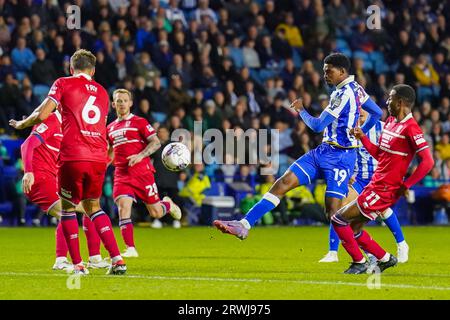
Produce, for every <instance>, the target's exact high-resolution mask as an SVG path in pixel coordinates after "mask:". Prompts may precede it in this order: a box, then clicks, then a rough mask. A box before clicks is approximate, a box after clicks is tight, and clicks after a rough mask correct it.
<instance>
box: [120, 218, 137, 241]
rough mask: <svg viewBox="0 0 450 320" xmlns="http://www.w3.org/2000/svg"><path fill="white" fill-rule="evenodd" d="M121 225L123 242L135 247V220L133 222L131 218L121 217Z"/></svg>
mask: <svg viewBox="0 0 450 320" xmlns="http://www.w3.org/2000/svg"><path fill="white" fill-rule="evenodd" d="M119 227H120V233H121V234H122V238H123V242H125V244H126V246H127V247H134V234H133V222H131V219H121V220H120V221H119Z"/></svg>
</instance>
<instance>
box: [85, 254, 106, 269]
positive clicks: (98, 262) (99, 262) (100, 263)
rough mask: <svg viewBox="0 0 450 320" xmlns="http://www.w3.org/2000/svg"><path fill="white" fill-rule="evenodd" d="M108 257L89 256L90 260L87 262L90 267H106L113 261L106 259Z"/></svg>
mask: <svg viewBox="0 0 450 320" xmlns="http://www.w3.org/2000/svg"><path fill="white" fill-rule="evenodd" d="M106 260H107V259H106V258H105V259H102V256H101V255H96V256H92V257H89V261H88V263H87V268H88V269H106V268H109V267H110V266H111V263H109V262H108V261H106Z"/></svg>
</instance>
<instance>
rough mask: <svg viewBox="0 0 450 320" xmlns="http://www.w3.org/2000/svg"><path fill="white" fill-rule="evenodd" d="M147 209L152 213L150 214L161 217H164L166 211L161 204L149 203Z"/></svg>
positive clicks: (153, 216) (157, 217)
mask: <svg viewBox="0 0 450 320" xmlns="http://www.w3.org/2000/svg"><path fill="white" fill-rule="evenodd" d="M147 210H148V213H149V214H150V216H151V217H152V218H155V219H160V218H162V217H163V216H164V211H163V209H162V206H160V205H151V204H148V205H147Z"/></svg>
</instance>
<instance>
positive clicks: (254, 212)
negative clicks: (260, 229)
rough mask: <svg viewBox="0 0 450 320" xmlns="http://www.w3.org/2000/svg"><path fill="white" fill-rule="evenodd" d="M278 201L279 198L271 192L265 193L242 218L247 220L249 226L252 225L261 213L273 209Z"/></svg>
mask: <svg viewBox="0 0 450 320" xmlns="http://www.w3.org/2000/svg"><path fill="white" fill-rule="evenodd" d="M279 203H280V199H278V198H277V197H276V196H274V195H273V194H271V193H266V194H265V195H264V197H263V198H262V199H261V200H259V201H258V203H256V204H255V205H254V206H253V207H252V208H251V209H250V210H249V212H248V213H247V215H246V216H245V218H244V219H245V220H247V221H248V223H250V225H251V226H254V225H255V224H256V222H257V221H258V220H259V219H261V217H262V216H263V215H265V214H266V213H267V212H269V211H271V210H273V209H274V208H275V207H276V206H278V204H279Z"/></svg>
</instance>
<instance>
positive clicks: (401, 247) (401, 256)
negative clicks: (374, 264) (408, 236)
mask: <svg viewBox="0 0 450 320" xmlns="http://www.w3.org/2000/svg"><path fill="white" fill-rule="evenodd" d="M408 253H409V246H408V244H407V243H406V241H402V242H400V243H398V244H397V260H398V263H405V262H407V261H408Z"/></svg>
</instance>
